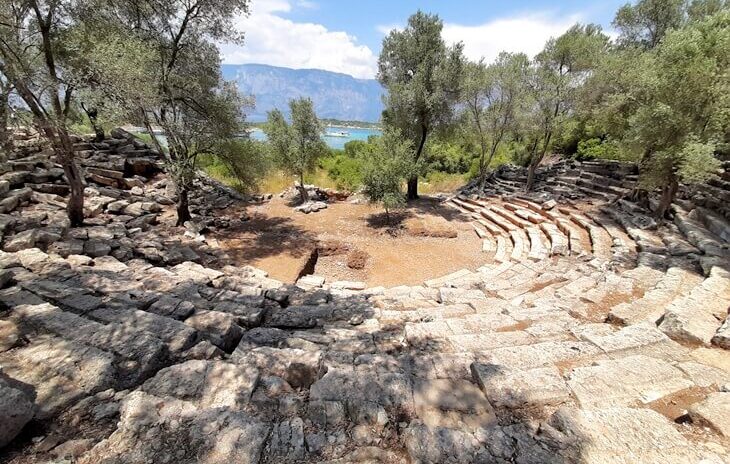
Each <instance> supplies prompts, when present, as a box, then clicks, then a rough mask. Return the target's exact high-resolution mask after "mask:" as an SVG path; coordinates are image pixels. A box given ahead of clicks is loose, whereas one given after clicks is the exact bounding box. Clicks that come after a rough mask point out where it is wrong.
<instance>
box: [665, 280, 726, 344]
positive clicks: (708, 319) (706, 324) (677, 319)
mask: <svg viewBox="0 0 730 464" xmlns="http://www.w3.org/2000/svg"><path fill="white" fill-rule="evenodd" d="M693 294H694V292H693ZM719 328H720V322H718V320H717V319H715V317H714V316H713V315H712V313H711V312H709V311H708V310H707V308H706V306H705V305H704V304H703V302H702V301H700V300H694V299H691V298H689V297H687V298H683V299H682V300H679V301H676V302H675V303H674V304H672V305H671V306H670V307H669V309H667V312H666V313H664V318H663V319H662V322H661V324H659V329H660V330H661V331H662V332H664V333H665V334H667V335H668V336H669V337H671V338H672V339H674V340H677V341H683V342H689V343H701V344H703V345H705V346H709V345H710V343H711V341H712V338H713V337H714V336H715V333H716V332H717V329H719Z"/></svg>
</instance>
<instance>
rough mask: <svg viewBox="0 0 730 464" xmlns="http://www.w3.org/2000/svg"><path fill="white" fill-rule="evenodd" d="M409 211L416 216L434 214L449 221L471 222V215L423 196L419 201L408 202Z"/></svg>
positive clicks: (434, 198)
mask: <svg viewBox="0 0 730 464" xmlns="http://www.w3.org/2000/svg"><path fill="white" fill-rule="evenodd" d="M408 209H410V210H413V212H415V213H416V214H432V215H437V216H441V217H443V218H444V219H446V220H447V221H455V222H471V221H472V218H471V215H469V214H467V213H464V212H463V211H461V210H459V209H457V208H456V207H455V206H452V205H450V204H448V203H446V202H445V201H444V200H443V199H441V198H437V197H429V196H422V197H420V198H419V199H418V200H413V201H410V202H408Z"/></svg>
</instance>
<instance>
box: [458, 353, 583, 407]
mask: <svg viewBox="0 0 730 464" xmlns="http://www.w3.org/2000/svg"><path fill="white" fill-rule="evenodd" d="M471 372H472V375H473V377H474V380H475V381H476V382H477V383H478V384H479V386H480V387H481V389H482V391H483V392H484V394H485V395H486V397H487V399H488V400H489V402H490V403H491V404H492V406H494V407H495V408H508V409H530V408H541V407H543V406H554V405H559V404H563V403H566V402H568V401H570V390H569V389H568V386H567V385H566V384H565V381H564V380H563V378H562V376H561V375H560V372H559V371H558V369H557V368H555V367H544V368H536V369H526V370H522V369H517V368H513V367H509V366H504V365H497V364H481V363H476V362H475V363H473V364H472V365H471Z"/></svg>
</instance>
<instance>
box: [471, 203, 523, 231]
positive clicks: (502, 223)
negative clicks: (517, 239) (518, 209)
mask: <svg viewBox="0 0 730 464" xmlns="http://www.w3.org/2000/svg"><path fill="white" fill-rule="evenodd" d="M479 213H480V214H481V215H482V216H483V217H484V218H485V219H487V220H488V221H490V222H492V223H494V224H497V225H498V226H499V227H500V228H501V229H502V230H503V231H504V232H507V233H509V232H510V231H512V230H516V229H517V226H515V225H514V224H512V223H511V222H509V221H507V220H506V219H505V218H504V217H502V216H501V215H500V214H497V213H496V212H494V211H492V208H491V207H484V208H481V209H480V210H479Z"/></svg>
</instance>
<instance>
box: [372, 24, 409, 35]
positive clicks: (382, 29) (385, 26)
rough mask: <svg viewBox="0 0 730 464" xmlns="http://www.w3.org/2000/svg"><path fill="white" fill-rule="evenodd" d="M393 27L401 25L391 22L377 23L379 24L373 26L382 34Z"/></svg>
mask: <svg viewBox="0 0 730 464" xmlns="http://www.w3.org/2000/svg"><path fill="white" fill-rule="evenodd" d="M393 29H403V26H402V25H400V24H396V23H393V24H379V25H377V26H375V30H376V31H378V32H380V33H381V34H383V35H388V34H390V31H392V30H393Z"/></svg>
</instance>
